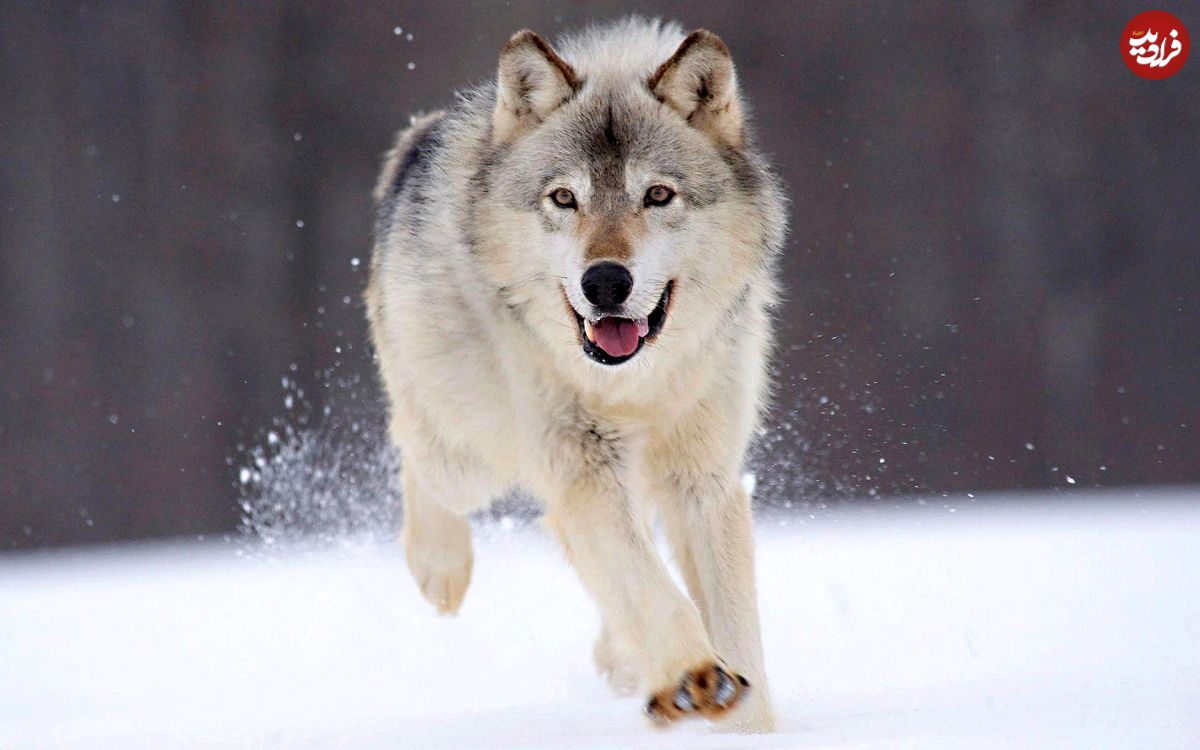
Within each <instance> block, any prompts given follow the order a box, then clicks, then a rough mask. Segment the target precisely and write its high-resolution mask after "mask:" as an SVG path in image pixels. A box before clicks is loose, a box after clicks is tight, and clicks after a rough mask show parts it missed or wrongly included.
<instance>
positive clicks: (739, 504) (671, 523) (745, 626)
mask: <svg viewBox="0 0 1200 750" xmlns="http://www.w3.org/2000/svg"><path fill="white" fill-rule="evenodd" d="M689 495H690V496H689ZM663 506H664V507H663V512H662V515H663V521H664V525H665V526H666V530H667V536H668V538H669V539H670V543H671V547H672V549H673V550H674V554H675V556H676V557H677V559H679V560H680V564H681V567H682V568H683V569H684V577H685V579H686V580H687V583H688V589H689V590H690V592H691V594H692V597H693V599H695V600H696V601H697V602H699V603H700V604H701V606H702V607H703V608H704V620H705V624H706V625H707V627H708V634H709V637H710V638H711V639H712V643H713V647H714V648H716V650H717V652H718V653H720V654H721V655H722V656H724V657H725V658H726V659H728V660H729V663H730V664H736V665H737V666H738V668H739V669H742V670H744V671H745V672H744V673H745V674H746V676H747V677H748V678H749V679H750V681H751V683H753V685H754V687H755V690H754V692H753V693H752V694H751V695H750V696H749V697H748V698H747V700H745V701H744V702H743V703H742V705H741V706H739V707H738V709H737V711H735V712H734V713H733V715H731V716H730V718H729V721H728V722H726V723H725V725H726V726H727V727H728V728H730V729H734V730H737V731H745V732H769V731H771V730H772V729H774V725H775V720H774V717H773V715H772V712H771V704H770V698H769V696H768V691H767V679H766V673H765V671H764V669H763V651H762V637H761V635H760V631H759V619H758V601H757V599H758V596H757V593H756V590H755V588H756V587H755V581H754V534H753V528H752V516H751V511H750V498H749V496H748V495H747V494H746V492H745V490H743V489H742V488H741V487H740V486H737V485H733V486H730V487H727V488H724V489H720V490H710V491H709V492H708V493H706V494H705V495H704V496H702V497H701V496H696V495H694V494H691V493H687V494H681V495H676V496H675V498H673V499H668V500H666V501H665V502H664V503H663Z"/></svg>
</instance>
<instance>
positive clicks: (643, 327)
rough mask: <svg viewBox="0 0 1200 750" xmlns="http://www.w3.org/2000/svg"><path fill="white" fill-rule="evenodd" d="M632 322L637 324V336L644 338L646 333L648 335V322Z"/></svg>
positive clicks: (639, 319)
mask: <svg viewBox="0 0 1200 750" xmlns="http://www.w3.org/2000/svg"><path fill="white" fill-rule="evenodd" d="M633 322H634V323H636V324H637V332H638V335H639V336H645V335H646V334H647V333H650V321H649V320H647V319H646V318H638V319H637V320H635V321H633Z"/></svg>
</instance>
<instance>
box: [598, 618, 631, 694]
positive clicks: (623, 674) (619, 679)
mask: <svg viewBox="0 0 1200 750" xmlns="http://www.w3.org/2000/svg"><path fill="white" fill-rule="evenodd" d="M592 661H594V662H595V663H596V671H597V672H599V673H600V674H601V675H602V676H603V677H604V678H605V679H606V680H608V686H609V687H610V688H611V689H612V691H613V692H614V693H616V694H617V695H621V696H625V695H633V691H634V690H636V689H637V683H638V675H637V671H636V670H634V669H633V667H631V666H630V664H629V657H628V656H627V655H625V654H623V653H622V649H621V648H619V646H618V644H617V642H616V641H615V640H614V636H613V635H612V633H610V632H609V630H608V629H607V628H605V629H604V630H603V631H601V632H600V637H598V638H597V639H596V645H595V647H594V648H592Z"/></svg>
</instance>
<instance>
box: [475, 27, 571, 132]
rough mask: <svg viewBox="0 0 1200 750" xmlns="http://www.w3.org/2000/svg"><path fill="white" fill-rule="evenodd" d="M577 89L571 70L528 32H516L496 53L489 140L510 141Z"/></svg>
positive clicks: (545, 44) (537, 38)
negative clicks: (498, 60)
mask: <svg viewBox="0 0 1200 750" xmlns="http://www.w3.org/2000/svg"><path fill="white" fill-rule="evenodd" d="M578 89H579V79H578V78H577V77H576V75H575V69H574V68H572V67H571V66H570V65H569V64H567V61H566V60H564V59H562V58H561V57H559V56H558V53H557V52H555V51H554V48H553V47H551V46H550V45H549V44H547V43H546V40H544V39H542V38H541V37H540V36H538V35H537V34H535V33H533V32H532V31H530V30H529V29H525V30H523V31H518V32H517V33H516V34H513V36H512V38H511V39H509V40H508V44H506V45H504V50H503V51H502V52H501V53H500V70H499V73H498V75H497V81H496V111H495V112H493V113H492V138H493V139H494V140H495V141H497V142H505V141H509V140H512V139H513V138H515V137H516V136H517V135H519V134H520V133H521V131H523V130H525V129H526V128H530V127H533V126H534V125H537V124H538V123H539V122H541V121H542V120H543V119H545V117H546V115H548V114H550V113H551V112H553V111H554V110H555V109H557V108H558V107H559V105H561V104H562V103H563V102H565V101H566V100H567V99H569V98H570V97H571V95H572V94H574V93H575V91H576V90H578Z"/></svg>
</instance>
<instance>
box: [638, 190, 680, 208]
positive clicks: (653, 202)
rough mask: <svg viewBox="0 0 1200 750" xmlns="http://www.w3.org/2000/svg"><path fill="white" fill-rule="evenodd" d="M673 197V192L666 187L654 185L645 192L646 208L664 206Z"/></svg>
mask: <svg viewBox="0 0 1200 750" xmlns="http://www.w3.org/2000/svg"><path fill="white" fill-rule="evenodd" d="M674 197H675V191H674V190H672V189H671V188H669V187H667V186H666V185H655V186H653V187H652V188H650V189H649V190H647V191H646V201H645V203H646V205H647V206H665V205H667V204H668V203H670V202H671V199H672V198H674Z"/></svg>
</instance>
